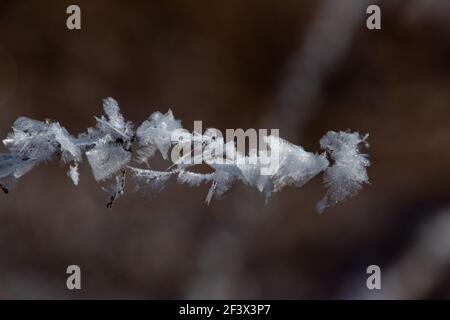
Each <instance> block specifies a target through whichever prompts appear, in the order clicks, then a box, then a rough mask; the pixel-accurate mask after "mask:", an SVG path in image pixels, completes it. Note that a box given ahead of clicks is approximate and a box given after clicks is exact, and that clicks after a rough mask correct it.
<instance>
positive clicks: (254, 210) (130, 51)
mask: <svg viewBox="0 0 450 320" xmlns="http://www.w3.org/2000/svg"><path fill="white" fill-rule="evenodd" d="M70 4H77V5H79V6H80V7H81V11H82V29H81V30H80V31H69V30H67V28H66V18H67V16H68V15H67V14H66V8H67V6H68V5H70ZM370 4H378V5H379V6H380V7H381V11H382V30H375V31H369V30H368V29H367V28H366V18H367V16H368V15H367V14H366V8H367V6H368V5H370ZM449 39H450V2H448V1H444V0H434V1H433V0H414V1H407V0H397V1H395V0H389V1H382V0H381V1H375V0H373V1H367V0H339V1H337V0H321V1H316V0H302V1H300V0H286V1H268V0H250V1H240V0H227V1H195V2H194V1H187V0H172V1H110V0H108V1H106V0H96V1H87V0H77V1H75V2H73V1H70V2H69V1H56V0H55V1H46V0H40V1H31V0H30V1H25V0H20V1H12V0H11V1H9V0H1V1H0V115H1V116H0V136H1V137H6V135H7V133H8V132H9V131H10V126H11V124H12V123H13V121H14V120H15V119H16V118H17V117H19V116H28V117H32V118H36V119H46V118H50V119H54V120H58V121H59V122H60V123H61V124H62V125H63V126H65V127H66V128H67V129H68V130H69V131H70V132H71V133H72V134H77V133H80V132H83V131H84V130H85V129H86V128H87V127H88V126H92V125H94V121H95V120H94V118H93V116H94V115H100V114H102V109H101V99H102V98H104V97H107V96H113V97H115V98H116V99H117V100H118V101H119V103H120V105H121V108H122V112H123V113H124V115H125V117H126V118H127V119H129V120H132V121H133V122H134V123H135V124H139V123H140V122H141V121H143V120H144V119H145V118H146V117H147V116H149V115H150V114H151V113H152V112H154V111H156V110H160V111H164V112H165V111H166V110H167V109H168V108H172V110H173V112H174V114H175V116H176V117H177V118H178V119H181V120H182V121H183V125H184V127H186V128H187V129H189V130H192V127H193V121H194V120H203V124H204V126H209V127H216V128H219V129H221V130H224V129H225V128H280V135H281V137H283V138H286V139H288V140H289V141H291V142H293V143H295V144H299V145H302V146H304V147H305V148H306V149H307V150H309V151H318V150H319V139H320V138H321V137H322V135H323V134H325V133H326V132H327V131H328V130H345V129H347V128H350V129H352V130H358V131H360V132H362V133H366V132H368V133H370V139H369V141H370V144H371V147H370V149H369V150H368V151H367V152H368V153H369V154H370V157H371V161H372V165H371V167H370V168H369V176H370V181H371V185H369V186H365V187H364V189H363V190H362V192H361V193H360V194H359V195H358V196H357V197H355V198H353V199H351V200H349V201H347V202H345V203H342V204H339V205H338V206H336V207H333V208H331V209H329V210H328V211H326V212H325V213H324V214H323V215H319V214H317V213H316V212H315V208H314V207H315V204H316V203H317V202H318V201H319V200H320V199H321V198H322V196H323V195H324V193H325V188H324V187H323V185H322V183H321V180H320V177H316V178H315V179H314V180H312V181H311V182H309V183H308V184H307V185H306V186H304V187H303V188H301V189H298V188H286V189H284V190H283V191H282V192H280V193H277V194H275V195H274V196H273V198H272V199H271V201H270V202H269V204H268V205H264V199H263V197H262V195H261V194H259V193H258V192H257V191H256V190H255V189H250V188H247V187H245V186H243V185H242V184H236V185H235V186H234V187H233V188H232V189H231V191H230V192H229V193H228V195H227V197H226V198H225V199H223V200H221V201H213V202H212V204H211V205H210V206H209V207H208V206H206V205H205V204H204V198H205V196H206V193H207V190H208V186H206V185H205V186H202V187H199V188H189V187H186V186H178V185H176V183H175V182H172V183H170V184H169V186H168V187H167V188H166V189H165V190H164V191H163V192H162V193H161V194H159V195H158V196H157V197H155V198H154V199H148V198H146V197H145V196H143V195H141V194H130V193H129V194H126V195H125V196H124V197H122V198H120V199H119V200H118V201H117V203H116V204H115V206H114V208H113V209H112V210H108V209H106V207H105V204H106V194H105V193H104V192H103V191H102V190H101V189H100V188H99V186H98V185H97V184H96V183H95V181H94V179H93V177H92V174H91V173H90V169H89V167H88V165H87V163H86V162H84V163H83V165H82V166H81V168H80V172H81V177H80V185H79V187H74V186H73V184H72V182H71V181H70V179H69V178H68V177H67V176H66V170H67V169H65V168H62V167H59V166H58V165H54V164H48V165H42V166H40V167H39V168H37V169H35V170H33V171H32V172H31V173H29V174H27V175H26V176H25V177H23V178H22V179H21V181H20V183H19V185H18V187H17V188H16V189H15V190H14V192H12V193H10V194H8V195H5V194H1V195H0V298H3V299H9V298H31V299H34V298H44V299H47V298H59V299H72V298H192V299H197V298H204V299H208V298H211V299H215V298H252V299H258V298H265V299H272V298H273V299H300V298H311V299H318V298H327V299H334V298H337V299H348V298H356V299H361V298H369V299H371V298H389V299H390V298H394V299H399V298H408V299H411V298H450V268H449V267H450V188H449V185H450V169H449V166H450V148H449V146H450V117H449V115H450V112H449V108H450V90H449V89H450V41H449ZM2 148H3V149H2V151H1V152H5V151H6V149H5V148H4V147H2ZM70 264H77V265H79V266H80V267H81V269H82V290H81V291H76V290H75V291H69V290H67V288H66V277H67V275H66V273H65V272H66V268H67V266H68V265H70ZM372 264H376V265H379V266H380V267H381V271H382V290H380V291H369V290H367V288H366V278H367V276H368V275H367V274H366V268H367V266H369V265H372Z"/></svg>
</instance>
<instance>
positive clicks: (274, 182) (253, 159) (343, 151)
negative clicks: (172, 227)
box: [0, 98, 370, 212]
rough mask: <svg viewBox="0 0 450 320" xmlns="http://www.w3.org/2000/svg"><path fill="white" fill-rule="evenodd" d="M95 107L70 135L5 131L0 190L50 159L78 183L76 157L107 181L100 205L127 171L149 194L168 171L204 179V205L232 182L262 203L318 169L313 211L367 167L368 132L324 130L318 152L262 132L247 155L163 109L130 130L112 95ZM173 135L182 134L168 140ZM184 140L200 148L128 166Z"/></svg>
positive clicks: (348, 189)
mask: <svg viewBox="0 0 450 320" xmlns="http://www.w3.org/2000/svg"><path fill="white" fill-rule="evenodd" d="M103 110H104V113H105V115H103V116H100V117H95V119H96V126H95V127H93V128H88V129H87V131H86V132H85V133H82V134H80V135H79V136H78V137H77V138H74V137H73V136H71V135H70V134H69V133H68V132H67V130H66V129H65V128H64V127H62V126H61V125H60V124H59V123H58V122H51V121H49V120H46V121H37V120H33V119H29V118H26V117H20V118H18V119H17V120H16V121H15V122H14V124H13V126H12V132H11V133H9V134H8V136H7V137H6V139H4V140H3V143H4V145H5V146H6V147H7V148H8V150H9V153H4V154H0V188H1V189H3V191H5V192H8V191H9V190H10V189H11V187H13V186H14V184H15V182H16V180H17V179H18V178H20V177H21V176H23V175H24V174H25V173H27V172H28V171H30V170H31V169H32V168H33V167H34V166H36V165H39V164H41V163H43V162H46V161H50V160H53V159H58V158H59V160H60V161H61V162H62V163H64V164H69V165H70V167H69V170H68V172H67V175H68V176H69V177H70V178H71V179H72V182H73V183H74V184H75V185H78V182H79V172H78V166H79V163H81V162H82V161H83V155H85V156H86V158H87V160H88V163H89V165H90V167H91V170H92V173H93V175H94V178H95V180H97V182H99V183H105V182H106V183H107V182H108V181H109V182H110V186H109V187H104V188H103V189H104V190H105V191H106V192H108V194H109V201H108V204H107V206H108V207H111V206H112V205H113V203H114V201H115V200H116V199H117V198H118V197H119V196H121V195H123V194H124V191H125V177H126V175H127V174H128V175H129V176H130V177H131V178H132V180H133V182H134V185H135V188H136V189H137V190H143V191H145V192H146V193H147V194H148V195H149V196H153V195H155V194H156V193H158V192H160V191H162V190H163V189H164V187H165V186H166V183H167V181H168V180H169V179H170V177H172V176H176V178H177V181H178V183H180V184H187V185H189V186H191V187H195V186H199V185H200V184H203V183H210V184H211V185H210V188H209V191H208V194H207V195H206V200H205V201H206V202H207V203H208V204H209V203H210V202H211V200H212V198H217V199H220V198H222V197H223V196H224V195H225V193H226V192H227V191H228V190H229V189H230V188H231V187H232V186H233V184H234V183H236V182H241V183H243V184H245V185H247V186H249V187H254V188H256V189H257V190H258V191H259V192H261V193H263V195H264V197H265V199H266V202H267V201H268V199H269V198H270V196H271V195H272V194H273V193H275V192H279V191H280V190H281V189H283V188H284V187H285V186H295V187H301V186H303V185H304V184H305V183H307V182H308V181H309V180H310V179H312V178H313V177H315V176H317V175H318V174H319V173H321V172H322V171H324V175H323V180H324V184H325V186H326V187H327V188H328V190H327V193H326V196H325V197H324V198H323V199H322V200H321V201H320V202H319V204H318V205H317V209H318V211H319V212H322V211H323V210H324V209H325V208H327V207H329V206H331V205H334V204H336V203H338V202H340V201H343V200H345V199H347V198H349V197H351V196H353V195H355V194H356V193H357V192H358V191H359V190H360V189H361V188H362V185H363V184H365V183H369V179H368V176H367V167H368V166H369V165H370V162H369V160H368V156H367V155H364V154H361V153H359V147H360V146H361V145H362V144H367V142H366V141H367V138H368V135H366V136H364V137H362V136H361V135H360V134H359V133H357V132H355V133H351V132H334V131H329V132H328V133H327V134H326V135H325V136H324V137H323V138H322V139H321V140H320V145H321V147H322V149H324V151H325V152H323V153H322V154H316V153H312V152H307V151H305V150H304V149H303V148H302V147H300V146H296V145H294V144H292V143H289V142H287V141H286V140H283V139H281V138H279V137H277V136H264V137H263V142H264V143H265V145H266V147H267V148H266V150H264V149H263V148H262V149H261V146H260V150H256V149H254V150H249V153H248V155H244V154H241V153H239V152H238V151H237V150H236V146H235V142H234V141H229V142H227V143H225V141H224V139H223V138H222V137H219V136H214V135H211V134H209V133H208V132H209V130H207V131H206V132H207V133H205V134H204V135H202V134H200V133H198V132H194V133H192V134H191V133H189V132H188V131H186V130H184V129H182V126H181V122H180V120H176V119H175V117H174V115H173V113H172V111H171V110H169V111H168V112H167V113H165V114H163V113H160V112H154V113H153V114H152V115H151V116H150V117H149V118H148V119H147V120H145V121H144V122H143V123H142V124H141V125H140V126H139V127H138V128H137V130H136V131H134V130H133V127H134V126H133V123H132V122H130V121H126V120H125V118H124V117H123V115H122V114H121V113H120V109H119V105H118V103H117V101H116V100H114V99H113V98H107V99H104V100H103ZM183 130H184V131H183ZM211 130H214V129H211ZM175 132H177V134H178V133H180V134H181V136H182V138H183V139H180V140H177V141H172V139H173V135H174V133H175ZM192 143H193V144H194V145H195V144H197V145H200V146H201V147H202V151H201V152H200V153H196V152H191V153H189V154H184V155H182V156H181V157H180V158H179V159H176V160H174V163H173V164H172V165H170V166H169V167H168V169H167V170H165V171H155V170H151V169H149V168H147V169H142V168H136V167H132V166H130V163H131V161H133V160H134V161H136V162H137V163H141V164H142V163H145V164H147V166H148V160H149V158H151V157H153V156H154V155H155V152H156V151H157V150H158V151H159V152H160V153H161V155H162V157H163V158H164V159H166V160H167V159H168V158H169V151H170V150H171V149H172V153H173V151H174V150H175V149H174V148H175V147H178V148H181V149H182V148H183V147H185V146H191V144H192ZM187 160H189V161H187ZM199 160H201V161H200V162H202V163H204V164H206V165H207V166H209V168H210V169H211V172H209V173H196V172H192V171H189V170H188V169H189V168H190V167H191V166H192V165H193V164H197V163H198V161H199ZM329 161H331V162H332V164H331V165H330V162H329ZM268 168H269V169H270V170H269V171H267V169H268ZM111 182H112V183H111Z"/></svg>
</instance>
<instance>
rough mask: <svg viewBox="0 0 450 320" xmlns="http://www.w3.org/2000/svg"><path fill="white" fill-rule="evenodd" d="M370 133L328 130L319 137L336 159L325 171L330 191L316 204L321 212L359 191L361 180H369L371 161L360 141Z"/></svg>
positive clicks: (322, 144) (325, 178) (325, 182)
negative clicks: (362, 148) (364, 152)
mask: <svg viewBox="0 0 450 320" xmlns="http://www.w3.org/2000/svg"><path fill="white" fill-rule="evenodd" d="M368 137H369V135H368V134H367V135H365V136H364V137H362V136H361V135H360V134H359V133H357V132H354V133H350V132H342V131H341V132H334V131H329V132H328V133H327V134H326V135H325V136H324V137H323V138H322V139H321V140H320V145H321V146H322V148H323V149H325V150H326V151H327V152H329V153H330V154H331V158H332V159H333V160H334V161H335V163H334V164H333V165H332V166H330V167H328V168H327V169H326V171H325V174H324V178H323V180H324V184H325V186H326V187H327V188H328V191H327V194H326V196H325V197H324V198H323V199H322V200H321V201H320V202H319V203H318V205H317V210H318V211H319V212H323V210H324V209H325V208H327V207H329V206H331V205H333V204H335V203H338V202H341V201H343V200H345V199H347V198H349V197H351V196H353V195H355V194H357V193H358V191H359V190H360V189H361V188H362V184H364V183H369V178H368V176H367V170H366V167H368V166H369V165H370V161H369V159H368V156H367V155H365V154H361V153H359V145H360V144H361V143H364V142H365V141H366V140H367V138H368Z"/></svg>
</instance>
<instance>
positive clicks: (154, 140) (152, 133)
mask: <svg viewBox="0 0 450 320" xmlns="http://www.w3.org/2000/svg"><path fill="white" fill-rule="evenodd" d="M180 128H181V121H180V120H175V118H174V116H173V113H172V110H170V109H169V111H167V113H166V114H162V113H161V112H154V113H153V114H152V115H151V116H150V117H149V118H148V119H147V120H145V121H144V122H143V123H142V124H141V125H140V126H139V128H138V129H137V130H136V137H137V140H138V143H139V145H140V147H141V148H144V150H145V151H141V152H140V157H141V159H140V160H141V162H146V161H147V159H148V157H151V156H153V154H154V150H159V152H161V155H162V157H163V158H164V159H165V160H167V159H168V152H169V149H170V147H171V146H172V140H171V139H172V133H173V132H174V131H175V130H176V129H180Z"/></svg>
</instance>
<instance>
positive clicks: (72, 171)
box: [67, 163, 80, 186]
mask: <svg viewBox="0 0 450 320" xmlns="http://www.w3.org/2000/svg"><path fill="white" fill-rule="evenodd" d="M67 175H68V176H69V177H70V179H72V182H73V184H74V185H76V186H77V185H78V182H79V181H80V173H79V172H78V163H75V165H73V166H70V168H69V171H68V172H67Z"/></svg>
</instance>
